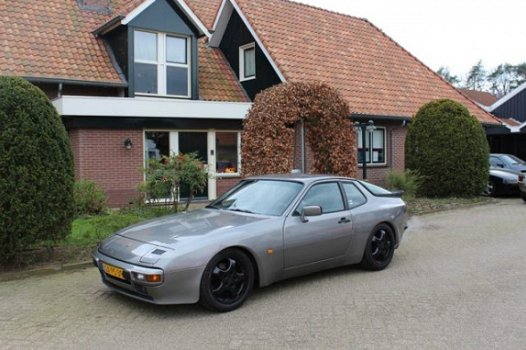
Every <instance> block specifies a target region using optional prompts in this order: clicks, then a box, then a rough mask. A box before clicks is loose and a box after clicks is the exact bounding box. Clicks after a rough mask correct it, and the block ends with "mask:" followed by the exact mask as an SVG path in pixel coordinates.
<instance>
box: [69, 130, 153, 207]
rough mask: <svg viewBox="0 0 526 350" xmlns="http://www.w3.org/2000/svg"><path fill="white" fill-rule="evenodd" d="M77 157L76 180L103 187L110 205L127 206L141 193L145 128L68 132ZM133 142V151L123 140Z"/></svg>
mask: <svg viewBox="0 0 526 350" xmlns="http://www.w3.org/2000/svg"><path fill="white" fill-rule="evenodd" d="M69 135H70V140H71V145H72V148H73V155H74V157H75V176H76V179H77V180H78V179H88V180H91V181H94V182H96V183H97V184H98V185H99V186H101V187H102V189H103V190H104V192H105V193H106V195H107V197H108V205H109V206H110V207H120V206H124V205H127V204H128V203H129V202H130V201H132V200H134V199H135V198H137V196H138V192H137V186H138V185H139V183H141V182H142V181H143V178H144V177H143V172H142V170H141V169H142V167H143V132H142V130H99V129H80V130H70V132H69ZM127 138H130V139H131V140H132V142H133V147H132V149H131V150H127V149H126V148H125V147H124V140H125V139H127Z"/></svg>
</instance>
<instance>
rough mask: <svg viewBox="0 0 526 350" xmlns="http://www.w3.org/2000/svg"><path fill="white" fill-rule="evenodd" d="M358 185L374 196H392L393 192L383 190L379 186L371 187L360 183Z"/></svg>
mask: <svg viewBox="0 0 526 350" xmlns="http://www.w3.org/2000/svg"><path fill="white" fill-rule="evenodd" d="M360 184H361V185H362V186H363V187H365V188H366V189H367V190H368V191H369V192H371V193H372V194H373V195H375V196H381V195H386V194H392V193H393V192H391V191H388V190H386V189H385V188H382V187H380V186H376V185H373V184H371V183H368V182H365V181H360Z"/></svg>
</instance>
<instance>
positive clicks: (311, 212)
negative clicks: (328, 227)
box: [300, 205, 322, 222]
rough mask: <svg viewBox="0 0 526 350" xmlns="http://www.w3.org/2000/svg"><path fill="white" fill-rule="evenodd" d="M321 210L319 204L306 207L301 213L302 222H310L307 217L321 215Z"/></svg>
mask: <svg viewBox="0 0 526 350" xmlns="http://www.w3.org/2000/svg"><path fill="white" fill-rule="evenodd" d="M321 212H322V211H321V207H320V206H319V205H313V206H309V207H304V208H303V210H302V211H301V215H300V219H301V222H308V221H309V219H307V217H309V216H319V215H321Z"/></svg>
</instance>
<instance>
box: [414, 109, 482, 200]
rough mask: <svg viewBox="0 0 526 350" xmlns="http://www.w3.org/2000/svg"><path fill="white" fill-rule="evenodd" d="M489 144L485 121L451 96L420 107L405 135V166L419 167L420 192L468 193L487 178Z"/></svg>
mask: <svg viewBox="0 0 526 350" xmlns="http://www.w3.org/2000/svg"><path fill="white" fill-rule="evenodd" d="M488 159H489V146H488V143H487V140H486V134H485V132H484V129H483V128H482V125H481V124H480V123H479V122H478V121H477V119H476V118H475V117H473V116H471V115H470V114H469V112H468V110H467V108H466V107H464V106H462V105H461V104H459V103H458V102H454V101H451V100H439V101H433V102H429V103H428V104H426V105H424V106H423V107H421V108H420V110H419V111H418V113H417V114H416V116H415V118H413V121H412V122H411V124H410V125H409V128H408V132H407V137H406V166H407V168H408V169H410V170H412V171H417V172H418V174H419V175H420V176H421V183H420V185H419V187H418V189H417V195H419V196H428V197H451V196H459V197H469V196H477V195H479V194H480V193H481V192H482V190H483V189H484V187H485V186H486V184H487V182H488V174H489V161H488Z"/></svg>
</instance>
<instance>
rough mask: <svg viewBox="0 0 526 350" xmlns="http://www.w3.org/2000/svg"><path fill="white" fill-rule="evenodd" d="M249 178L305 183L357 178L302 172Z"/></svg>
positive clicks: (250, 178)
mask: <svg viewBox="0 0 526 350" xmlns="http://www.w3.org/2000/svg"><path fill="white" fill-rule="evenodd" d="M247 180H287V181H298V182H303V183H311V182H315V181H319V180H355V179H353V178H350V177H344V176H338V175H326V174H302V173H291V174H268V175H259V176H250V177H248V178H247Z"/></svg>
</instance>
